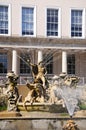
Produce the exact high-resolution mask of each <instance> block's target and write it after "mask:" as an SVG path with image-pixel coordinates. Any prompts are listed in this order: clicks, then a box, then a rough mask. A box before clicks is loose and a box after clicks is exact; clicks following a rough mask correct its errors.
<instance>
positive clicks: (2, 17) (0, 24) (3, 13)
mask: <svg viewBox="0 0 86 130" xmlns="http://www.w3.org/2000/svg"><path fill="white" fill-rule="evenodd" d="M0 34H8V7H7V6H0Z"/></svg>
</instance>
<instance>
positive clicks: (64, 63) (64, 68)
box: [62, 51, 67, 73]
mask: <svg viewBox="0 0 86 130" xmlns="http://www.w3.org/2000/svg"><path fill="white" fill-rule="evenodd" d="M62 72H66V73H67V52H66V51H62Z"/></svg>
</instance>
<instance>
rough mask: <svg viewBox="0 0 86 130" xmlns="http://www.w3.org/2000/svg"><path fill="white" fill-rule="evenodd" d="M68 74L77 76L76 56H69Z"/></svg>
mask: <svg viewBox="0 0 86 130" xmlns="http://www.w3.org/2000/svg"><path fill="white" fill-rule="evenodd" d="M67 73H68V74H75V55H74V54H71V55H68V56H67Z"/></svg>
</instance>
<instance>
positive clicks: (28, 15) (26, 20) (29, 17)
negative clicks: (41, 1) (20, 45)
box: [22, 7, 34, 35]
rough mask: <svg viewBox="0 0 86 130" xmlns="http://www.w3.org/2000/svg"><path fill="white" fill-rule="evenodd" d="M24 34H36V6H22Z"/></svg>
mask: <svg viewBox="0 0 86 130" xmlns="http://www.w3.org/2000/svg"><path fill="white" fill-rule="evenodd" d="M22 35H34V8H24V7H23V8H22Z"/></svg>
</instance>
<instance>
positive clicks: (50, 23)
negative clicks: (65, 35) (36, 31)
mask: <svg viewBox="0 0 86 130" xmlns="http://www.w3.org/2000/svg"><path fill="white" fill-rule="evenodd" d="M47 36H58V9H47Z"/></svg>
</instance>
